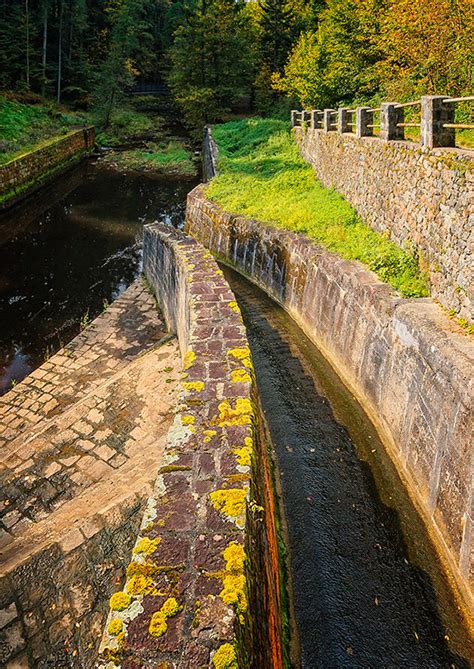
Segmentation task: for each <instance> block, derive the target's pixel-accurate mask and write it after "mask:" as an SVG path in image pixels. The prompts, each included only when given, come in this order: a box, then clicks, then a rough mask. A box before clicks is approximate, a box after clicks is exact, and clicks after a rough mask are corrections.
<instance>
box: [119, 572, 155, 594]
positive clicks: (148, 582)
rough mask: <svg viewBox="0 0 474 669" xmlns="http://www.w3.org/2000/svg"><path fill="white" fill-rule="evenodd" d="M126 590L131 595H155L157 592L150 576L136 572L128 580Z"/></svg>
mask: <svg viewBox="0 0 474 669" xmlns="http://www.w3.org/2000/svg"><path fill="white" fill-rule="evenodd" d="M125 590H126V591H127V594H129V595H135V596H137V595H153V594H155V592H156V590H155V584H154V582H153V579H152V578H151V577H150V576H146V575H145V574H135V575H134V576H132V577H131V579H130V580H129V581H128V583H127V585H126V586H125Z"/></svg>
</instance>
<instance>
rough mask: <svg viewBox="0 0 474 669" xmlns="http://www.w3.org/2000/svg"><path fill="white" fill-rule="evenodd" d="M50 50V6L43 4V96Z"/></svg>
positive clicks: (43, 94)
mask: <svg viewBox="0 0 474 669" xmlns="http://www.w3.org/2000/svg"><path fill="white" fill-rule="evenodd" d="M47 49H48V6H47V4H46V2H45V3H44V4H43V57H42V62H41V65H42V72H43V74H42V80H41V95H42V96H43V97H44V96H45V94H46V52H47Z"/></svg>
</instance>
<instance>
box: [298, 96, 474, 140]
mask: <svg viewBox="0 0 474 669" xmlns="http://www.w3.org/2000/svg"><path fill="white" fill-rule="evenodd" d="M472 101H474V95H469V96H466V97H459V98H452V97H446V96H445V95H423V96H422V97H421V99H420V100H415V101H413V102H382V104H381V105H380V107H375V108H371V107H357V108H356V109H347V108H345V107H341V108H339V109H337V110H336V109H311V110H308V109H305V110H303V111H298V110H295V109H294V110H292V112H291V125H292V127H294V126H297V125H300V126H303V125H305V123H309V125H310V127H311V128H312V129H314V130H324V131H325V132H331V131H333V132H334V131H336V132H340V133H353V134H355V136H356V137H373V136H374V135H375V134H376V132H377V134H378V136H379V137H380V139H383V140H385V141H393V140H403V139H405V128H411V127H413V128H419V130H420V144H421V145H422V146H426V147H428V148H435V147H443V146H445V147H449V146H455V145H456V130H468V129H469V130H471V129H474V123H456V119H455V117H456V105H457V104H458V103H459V102H472ZM409 108H413V109H418V108H419V116H418V119H419V120H417V121H415V120H410V121H407V120H405V110H406V109H409Z"/></svg>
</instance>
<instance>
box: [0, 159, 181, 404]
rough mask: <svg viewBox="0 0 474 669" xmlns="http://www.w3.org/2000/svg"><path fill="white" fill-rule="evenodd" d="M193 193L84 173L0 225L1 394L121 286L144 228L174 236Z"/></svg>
mask: <svg viewBox="0 0 474 669" xmlns="http://www.w3.org/2000/svg"><path fill="white" fill-rule="evenodd" d="M193 186H194V182H192V181H189V180H179V179H176V178H166V179H164V178H158V177H156V176H155V177H154V176H149V175H142V174H127V175H125V174H121V173H118V172H115V171H113V170H110V169H106V168H103V167H101V166H100V164H99V165H97V164H94V163H86V164H83V165H82V166H80V167H78V168H77V169H75V170H74V171H73V172H70V173H68V174H67V175H66V176H65V177H63V178H62V179H61V180H59V181H58V182H56V183H55V184H54V185H53V186H51V187H49V188H48V189H47V190H44V191H41V193H39V194H37V195H35V196H32V198H30V199H29V200H28V201H27V202H26V203H25V204H24V205H22V206H18V207H15V208H14V209H12V210H10V211H9V212H5V213H4V214H3V215H2V216H1V217H0V326H1V327H0V394H1V393H3V392H5V391H6V390H8V388H9V387H10V386H11V383H12V381H13V382H14V381H19V380H21V379H22V378H24V376H26V375H27V374H28V373H29V372H30V371H31V370H32V369H34V368H35V367H36V366H38V365H39V364H41V363H42V362H43V360H44V359H45V357H47V356H48V355H49V354H51V353H52V352H54V351H55V350H57V348H58V347H60V346H61V345H63V344H64V343H66V342H67V341H69V340H70V339H71V338H72V337H73V336H74V335H75V334H77V332H78V331H79V324H80V321H81V318H83V316H84V315H85V314H88V315H89V317H90V318H93V317H95V316H96V315H97V314H98V313H100V311H101V310H102V309H103V305H104V303H105V302H111V301H112V300H113V299H115V298H116V297H118V296H119V295H120V293H121V292H123V290H125V288H126V287H127V286H129V285H130V283H131V282H132V281H133V280H134V279H135V278H136V277H137V276H138V274H139V273H140V271H141V239H142V230H143V224H145V223H151V222H153V221H155V220H158V221H162V222H166V223H168V224H170V225H173V226H176V227H182V225H183V221H184V211H185V204H186V194H187V192H188V191H189V190H190V189H191V188H192V187H193Z"/></svg>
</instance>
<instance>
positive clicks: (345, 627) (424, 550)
mask: <svg viewBox="0 0 474 669" xmlns="http://www.w3.org/2000/svg"><path fill="white" fill-rule="evenodd" d="M225 273H226V276H227V278H228V279H229V280H230V283H231V286H232V288H233V290H234V292H235V294H236V298H237V300H238V302H239V305H240V307H241V309H242V312H243V317H244V322H245V324H246V326H247V330H248V336H249V341H250V347H251V350H252V356H253V360H254V365H255V372H256V377H257V385H258V390H259V395H260V399H261V403H262V407H263V411H264V415H265V418H266V422H267V425H268V428H269V433H270V436H271V440H272V442H273V446H274V449H275V453H276V459H277V463H278V471H279V473H280V477H281V488H282V497H283V507H284V511H285V516H286V523H287V528H288V540H289V549H290V551H289V552H290V556H291V559H290V563H291V568H290V571H291V575H292V583H293V592H294V609H295V618H296V624H297V627H298V630H299V638H300V647H301V648H300V653H301V665H302V667H304V668H305V669H340V668H341V669H342V668H346V667H347V668H355V667H357V668H361V669H362V668H364V669H435V668H436V669H450V668H456V669H461V668H462V669H468V667H470V666H471V664H470V661H472V658H473V655H472V651H473V649H472V646H470V639H469V636H468V633H467V630H466V626H465V623H464V622H463V620H462V619H461V617H460V615H459V611H458V609H457V606H456V604H455V602H454V597H453V596H452V593H451V591H450V589H449V587H448V585H447V583H446V581H445V577H444V576H443V571H442V569H441V567H440V565H439V563H438V560H437V557H436V553H435V551H434V549H433V546H432V544H431V542H430V540H429V538H428V536H427V533H426V530H425V528H424V525H423V524H422V522H421V520H420V518H419V516H418V515H417V513H416V511H415V510H414V508H413V506H412V504H411V502H410V501H409V499H408V496H407V493H406V491H405V489H404V487H403V485H402V483H401V481H400V479H399V477H398V475H397V473H396V471H395V468H394V466H393V465H392V463H391V461H390V460H389V459H388V457H387V455H386V453H385V451H384V448H383V445H382V444H381V443H380V441H379V439H378V436H377V432H376V430H375V428H374V426H373V425H372V423H371V422H370V420H369V419H368V417H367V416H366V414H365V413H364V411H363V409H362V407H361V406H360V405H359V404H358V403H357V402H356V401H355V399H354V397H353V396H352V395H351V393H350V392H349V390H348V389H347V388H346V387H345V386H344V385H343V384H342V382H341V381H340V379H339V378H338V376H337V375H336V373H335V372H334V370H333V369H332V367H331V366H330V365H329V363H328V362H327V361H326V360H325V358H324V357H323V356H322V355H321V353H320V352H319V351H318V349H317V348H315V346H314V345H313V344H312V343H311V341H310V340H309V339H308V338H307V337H306V336H305V335H304V333H303V332H302V331H301V330H300V328H299V327H298V326H297V325H296V324H295V323H294V321H292V320H291V318H289V316H288V315H287V314H286V313H285V311H284V310H283V309H282V308H281V307H279V306H278V305H277V304H275V303H274V302H273V301H271V300H270V299H269V298H268V297H267V296H266V295H265V294H264V293H262V292H261V291H260V290H259V289H258V288H256V287H255V286H253V285H252V284H251V283H249V282H248V281H246V280H245V279H243V278H242V277H240V276H239V275H238V274H236V273H235V272H233V271H231V270H228V269H225Z"/></svg>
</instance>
